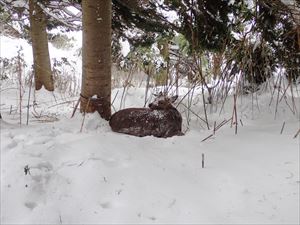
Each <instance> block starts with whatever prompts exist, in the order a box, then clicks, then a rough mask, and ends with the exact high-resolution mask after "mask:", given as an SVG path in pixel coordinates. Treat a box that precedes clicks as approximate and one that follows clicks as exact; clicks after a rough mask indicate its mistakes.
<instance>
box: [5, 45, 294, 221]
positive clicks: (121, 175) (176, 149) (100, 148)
mask: <svg viewBox="0 0 300 225" xmlns="http://www.w3.org/2000/svg"><path fill="white" fill-rule="evenodd" d="M26 51H27V50H25V52H26ZM6 54H10V53H8V52H7V53H6V52H3V53H2V57H4V56H5V55H6ZM1 82H2V81H1ZM14 87H15V86H13V85H12V84H7V83H5V82H2V83H1V90H0V94H1V114H2V117H3V120H1V124H0V137H1V139H0V142H1V203H0V204H1V224H115V223H121V224H166V223H169V224H188V223H194V224H299V222H300V219H299V209H300V206H299V185H300V178H299V143H300V142H299V136H298V138H293V136H294V135H295V134H296V132H297V130H298V129H299V125H300V124H299V116H297V115H294V114H293V113H291V110H290V109H289V108H288V107H287V104H286V102H285V101H284V100H282V101H281V102H279V104H278V107H277V114H276V119H275V114H274V113H275V106H276V102H275V101H273V102H272V104H271V105H269V103H270V100H271V93H268V92H266V93H265V92H263V93H260V94H259V96H258V99H257V102H256V101H255V103H254V104H253V101H252V96H250V95H249V96H244V97H243V98H240V99H238V106H237V109H238V121H239V123H238V134H236V135H235V133H234V127H231V126H230V122H229V123H227V124H225V125H224V126H222V127H221V128H220V129H219V130H218V131H217V132H216V134H215V135H214V136H212V137H211V138H209V139H207V140H206V141H204V142H201V140H203V139H205V138H206V137H208V136H209V135H211V134H212V131H211V130H207V129H204V128H203V127H205V124H203V122H202V121H201V120H199V119H198V118H197V117H196V116H193V117H191V121H190V126H189V129H187V127H188V126H187V122H186V121H187V120H186V114H187V113H186V112H185V111H184V110H185V108H183V107H180V105H179V111H180V112H181V113H182V116H183V121H184V124H183V128H184V129H183V131H184V132H185V135H184V136H174V137H171V138H167V139H164V138H155V137H152V136H149V137H143V138H139V137H134V136H129V135H125V134H119V133H114V132H112V131H111V129H110V127H109V125H108V122H107V121H105V120H103V119H101V118H100V117H99V115H98V114H97V113H94V114H89V115H87V116H86V117H85V120H84V124H83V129H82V132H80V129H81V126H82V123H83V116H82V115H81V114H80V113H79V112H76V114H75V117H73V118H70V117H71V114H72V111H73V107H74V105H75V103H76V101H77V97H75V98H72V99H66V97H65V95H64V94H62V93H58V92H55V93H54V95H55V98H54V95H53V94H51V93H49V92H47V91H45V90H44V89H42V90H40V91H38V92H36V96H35V99H36V102H37V106H36V107H35V111H36V113H35V114H36V115H41V117H40V118H36V117H34V116H33V115H32V113H33V111H32V107H31V108H30V116H29V125H25V124H26V110H27V109H26V105H27V100H28V88H26V89H25V93H24V96H23V108H22V125H20V124H19V112H18V110H19V109H18V108H17V106H18V104H19V103H18V102H19V100H18V90H17V89H16V88H14ZM117 91H118V90H113V93H112V96H115V94H116V93H117ZM186 91H187V90H186V89H184V88H182V89H181V90H180V97H182V96H184V93H185V92H186ZM120 92H121V91H120ZM200 92H201V91H199V93H200ZM144 93H145V90H144V88H130V89H129V91H128V93H127V97H126V101H125V106H126V107H141V106H142V105H143V104H144V102H143V99H144ZM197 95H198V93H195V96H197ZM180 97H179V98H180ZM120 98H121V94H119V95H117V98H116V101H115V102H114V105H115V108H118V106H119V105H120ZM31 99H32V100H33V97H31ZM199 99H202V97H201V96H199ZM32 100H31V101H30V102H31V103H32ZM67 100H74V101H73V102H71V103H69V102H67ZM294 100H295V101H296V106H300V104H299V103H300V98H299V97H297V96H295V99H294ZM286 101H288V102H289V103H290V102H291V99H290V97H289V96H288V97H287V99H286ZM195 102H197V101H195ZM232 102H233V99H232V97H229V98H228V100H227V101H226V104H225V106H224V110H223V111H222V113H219V111H216V112H215V111H214V110H212V111H211V112H210V110H208V112H209V113H208V118H209V122H210V126H211V127H212V126H213V124H214V121H216V123H217V124H220V123H221V122H222V121H223V120H224V119H228V118H230V117H231V115H232V109H233V106H232ZM11 106H12V107H11ZM219 107H220V106H219ZM193 110H194V111H193V112H196V113H199V115H200V116H201V117H203V118H204V115H203V108H202V103H201V102H198V103H197V104H196V103H195V106H194V108H193ZM298 112H299V108H298ZM298 115H299V114H298ZM54 117H55V118H56V119H57V121H55V122H49V118H54ZM46 121H48V122H46ZM240 121H242V123H243V125H242V124H241V123H240ZM284 122H285V126H284V129H283V132H282V134H280V131H281V128H282V125H283V123H284ZM202 154H204V156H205V166H204V168H202V165H201V160H202ZM26 166H28V168H29V172H30V174H29V173H27V175H25V172H24V168H26Z"/></svg>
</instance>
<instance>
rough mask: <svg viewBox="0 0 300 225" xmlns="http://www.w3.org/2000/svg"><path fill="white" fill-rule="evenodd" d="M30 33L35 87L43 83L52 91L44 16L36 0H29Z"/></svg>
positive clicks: (39, 87)
mask: <svg viewBox="0 0 300 225" xmlns="http://www.w3.org/2000/svg"><path fill="white" fill-rule="evenodd" d="M29 19H30V35H31V41H32V50H33V61H34V66H33V67H34V80H35V89H36V90H39V89H41V88H42V86H43V85H44V87H45V89H46V90H48V91H54V82H53V76H52V71H51V64H50V56H49V49H48V37H47V30H46V16H45V14H44V12H43V10H42V9H41V7H40V6H39V5H38V1H37V0H29Z"/></svg>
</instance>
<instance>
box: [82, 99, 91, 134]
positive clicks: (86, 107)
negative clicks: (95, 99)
mask: <svg viewBox="0 0 300 225" xmlns="http://www.w3.org/2000/svg"><path fill="white" fill-rule="evenodd" d="M90 100H91V98H89V99H88V102H87V104H86V106H85V109H84V113H83V119H82V123H81V128H80V133H81V132H82V129H83V124H84V120H85V115H86V111H87V109H88V107H89V104H90Z"/></svg>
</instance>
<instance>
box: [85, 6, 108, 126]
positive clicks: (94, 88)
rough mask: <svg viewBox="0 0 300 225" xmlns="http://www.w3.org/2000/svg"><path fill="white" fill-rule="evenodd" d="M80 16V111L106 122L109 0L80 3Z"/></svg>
mask: <svg viewBox="0 0 300 225" xmlns="http://www.w3.org/2000/svg"><path fill="white" fill-rule="evenodd" d="M82 13H83V15H82V26H83V32H82V34H83V38H82V41H83V43H82V47H83V49H82V86H81V102H80V103H81V104H80V110H81V112H83V111H84V112H94V111H96V110H97V111H98V112H99V113H100V115H101V117H103V118H104V119H107V120H108V119H109V118H110V116H111V103H110V102H111V0H83V1H82ZM94 96H97V98H94ZM92 97H93V98H92ZM89 100H90V101H89ZM88 102H89V104H88Z"/></svg>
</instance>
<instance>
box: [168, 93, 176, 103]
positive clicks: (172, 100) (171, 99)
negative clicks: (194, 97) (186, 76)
mask: <svg viewBox="0 0 300 225" xmlns="http://www.w3.org/2000/svg"><path fill="white" fill-rule="evenodd" d="M177 98H178V95H174V96H172V97H171V98H170V102H171V103H174V102H175V101H176V100H177Z"/></svg>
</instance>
